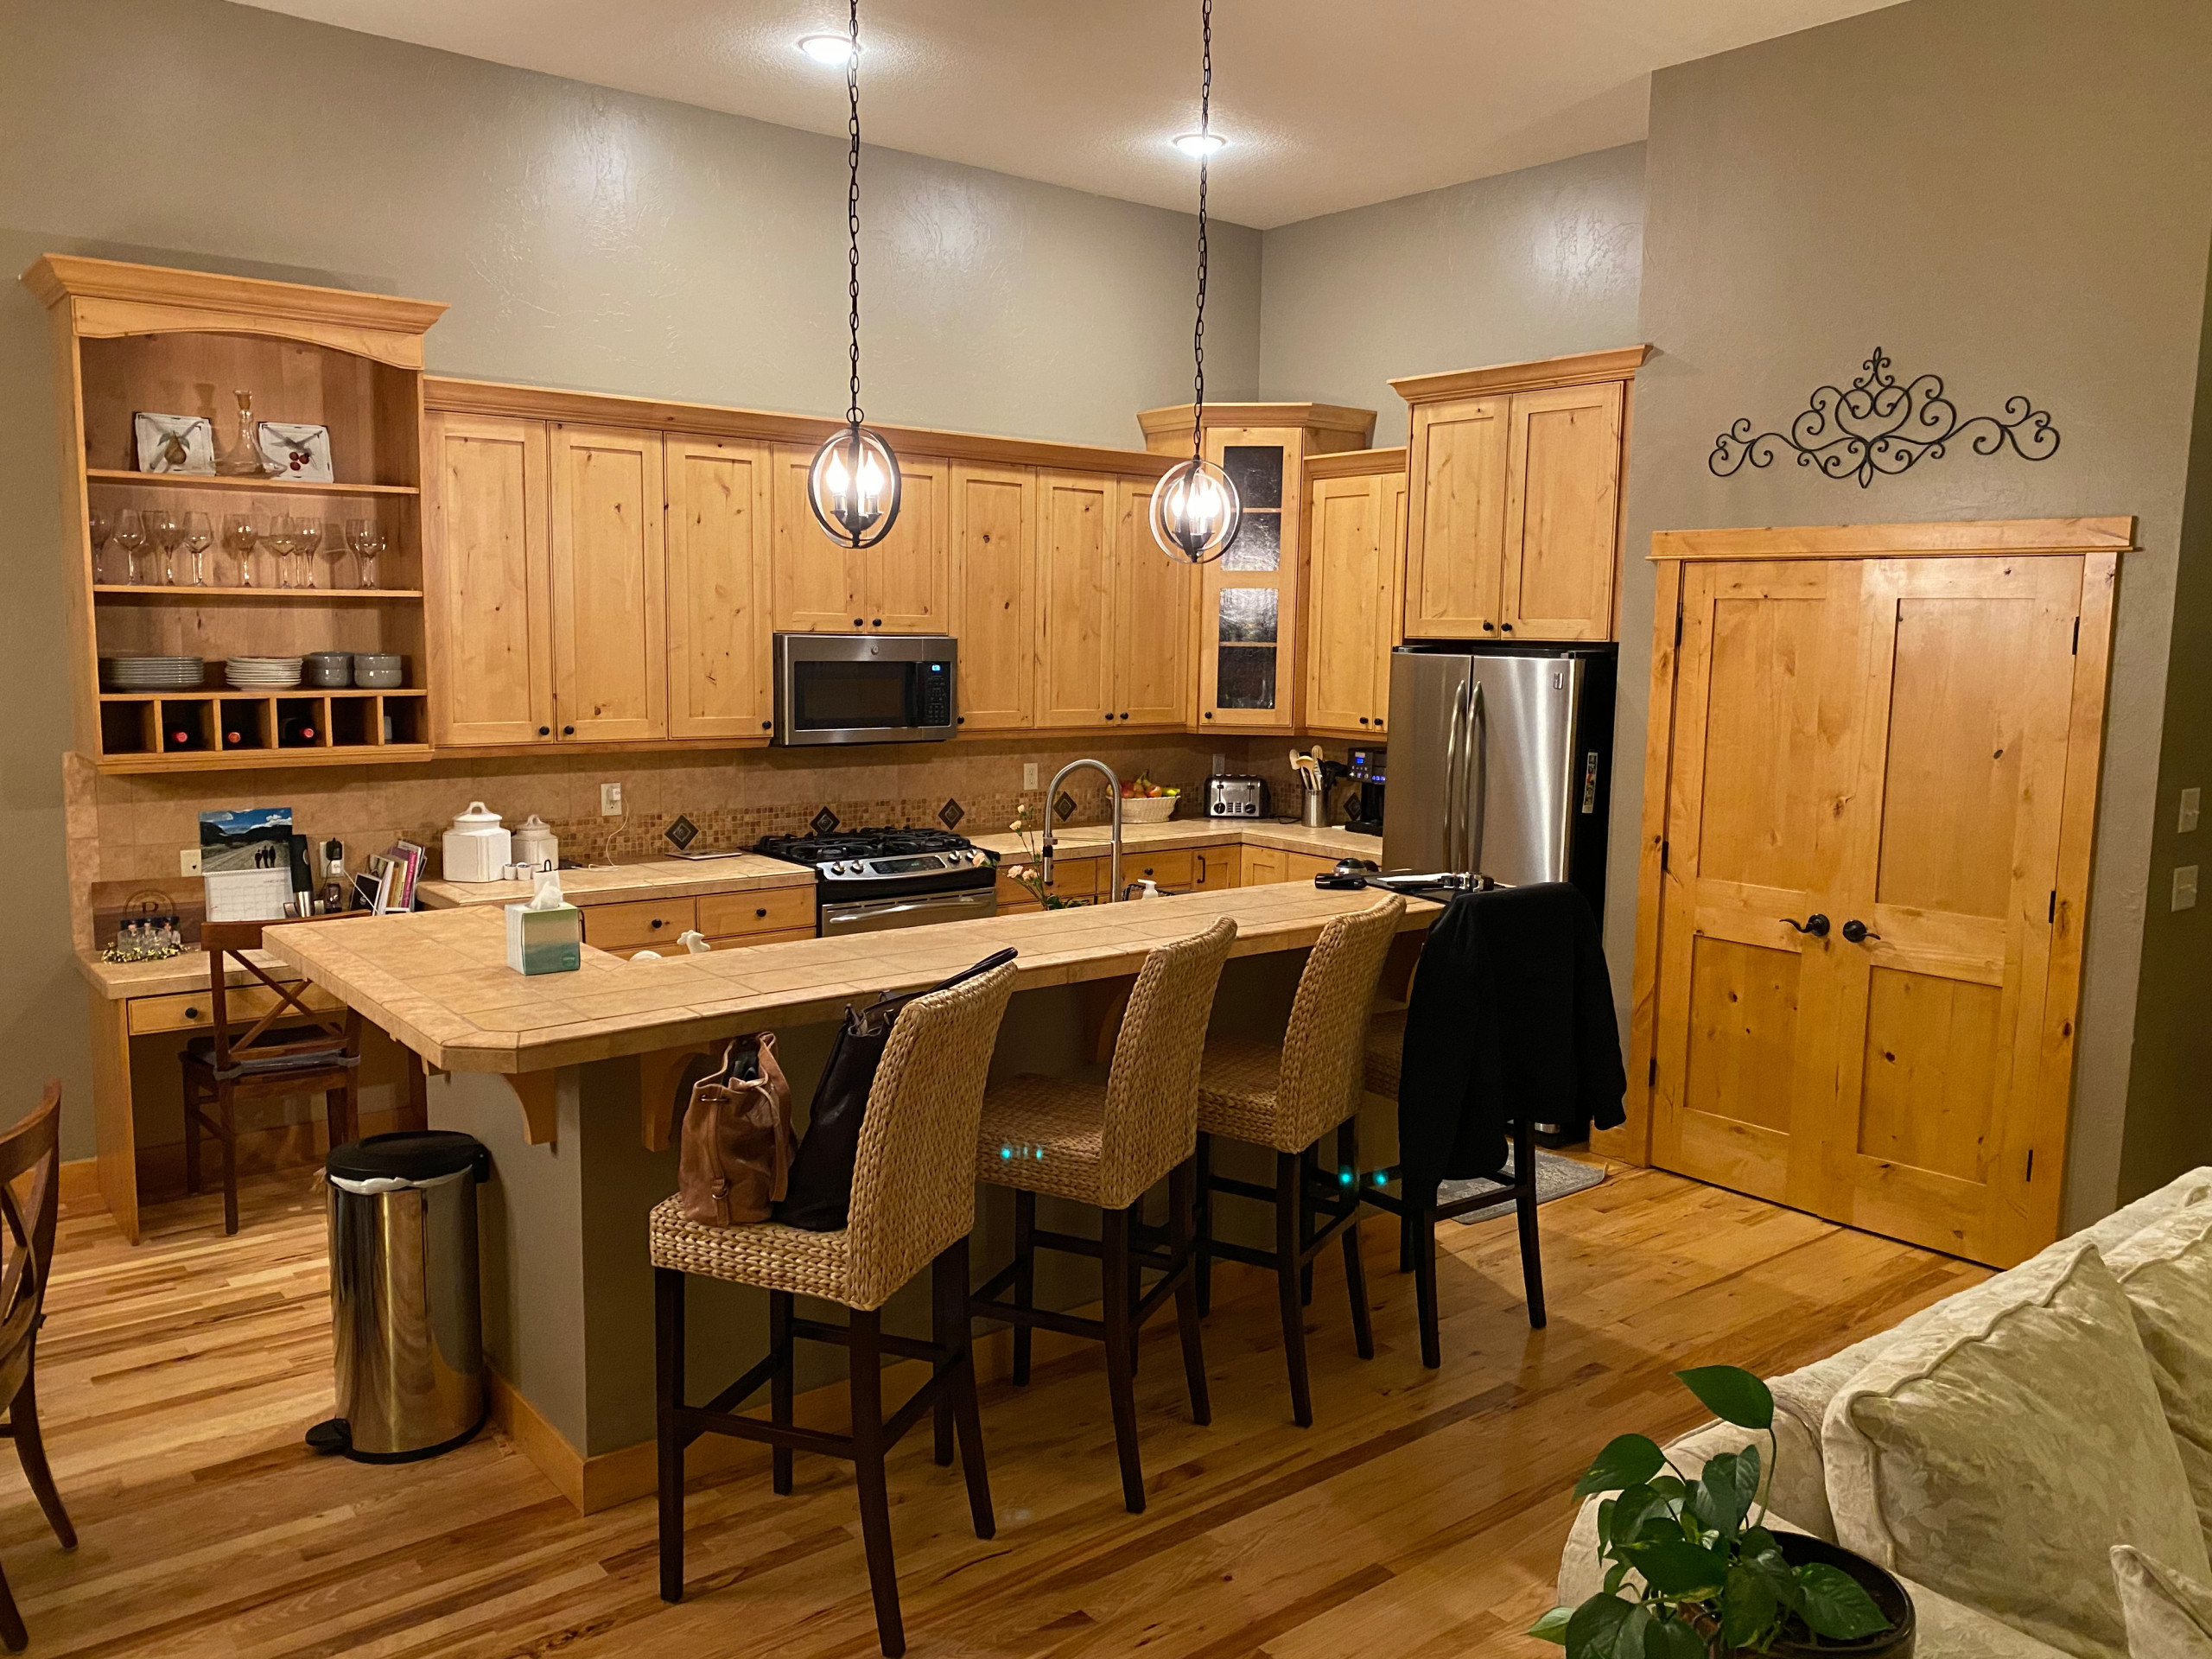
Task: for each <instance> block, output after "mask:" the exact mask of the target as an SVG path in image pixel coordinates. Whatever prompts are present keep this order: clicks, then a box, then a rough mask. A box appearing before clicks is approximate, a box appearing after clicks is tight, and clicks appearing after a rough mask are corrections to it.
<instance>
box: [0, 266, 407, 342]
mask: <svg viewBox="0 0 2212 1659" xmlns="http://www.w3.org/2000/svg"><path fill="white" fill-rule="evenodd" d="M22 280H23V285H24V286H25V287H27V288H29V289H30V290H31V292H32V293H34V294H35V295H36V296H38V299H39V302H40V303H41V305H45V306H47V307H48V308H51V307H53V306H55V305H58V304H60V302H62V301H63V300H65V299H89V300H113V301H121V302H135V303H138V304H143V305H160V306H188V307H191V308H194V309H195V310H201V311H213V312H220V313H223V314H226V315H232V316H236V317H238V319H239V320H240V321H243V322H247V323H263V324H265V323H266V322H267V321H268V320H269V319H270V318H271V317H285V318H290V319H292V320H294V321H301V322H320V323H339V324H343V325H346V327H354V328H377V329H383V330H386V331H388V332H390V333H392V334H422V333H423V331H424V330H426V329H428V328H429V327H430V325H431V324H432V323H434V322H435V321H437V320H438V319H439V318H440V317H442V316H443V315H445V314H446V309H447V308H446V306H445V304H444V303H443V302H442V301H437V300H410V299H402V298H400V297H398V296H394V295H390V294H363V293H359V292H357V291H355V290H354V289H345V288H315V287H312V286H309V285H308V284H306V283H276V282H267V281H264V280H263V279H261V278H259V277H231V276H226V275H223V274H222V273H220V272H217V271H208V270H175V269H173V268H171V267H169V266H166V265H137V264H128V263H126V262H124V261H122V260H118V259H88V258H85V257H81V256H79V255H76V254H68V253H49V254H45V255H42V256H41V257H40V258H39V259H38V260H37V261H36V262H35V263H34V264H32V265H31V267H30V269H29V270H26V271H25V272H24V273H23V278H22Z"/></svg>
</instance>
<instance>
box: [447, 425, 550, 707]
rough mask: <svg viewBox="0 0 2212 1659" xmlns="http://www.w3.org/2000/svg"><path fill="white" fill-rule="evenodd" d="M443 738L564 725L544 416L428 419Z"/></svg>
mask: <svg viewBox="0 0 2212 1659" xmlns="http://www.w3.org/2000/svg"><path fill="white" fill-rule="evenodd" d="M546 449H547V433H546V429H545V423H543V421H521V420H509V419H505V418H503V417H500V416H481V415H461V414H446V413H438V414H434V415H432V416H430V419H429V474H430V503H429V524H430V526H431V537H432V542H433V545H434V546H435V548H436V549H437V550H438V556H437V557H436V558H435V559H434V560H432V561H430V570H431V573H432V575H431V581H432V592H431V595H430V598H431V606H432V621H433V626H432V632H431V639H432V642H433V645H434V648H435V651H436V652H437V659H438V672H437V675H436V677H435V680H436V695H435V698H434V699H433V702H432V708H433V712H434V719H433V722H432V726H433V739H434V741H436V742H439V743H446V744H454V745H474V744H517V743H536V742H540V741H546V740H549V739H550V738H551V737H552V735H553V634H552V608H553V601H552V587H551V575H550V566H549V563H548V558H547V538H548V536H549V533H550V531H549V525H548V523H547V514H548V511H549V505H550V504H549V501H548V497H547V493H546V491H547V486H546V477H545V467H546Z"/></svg>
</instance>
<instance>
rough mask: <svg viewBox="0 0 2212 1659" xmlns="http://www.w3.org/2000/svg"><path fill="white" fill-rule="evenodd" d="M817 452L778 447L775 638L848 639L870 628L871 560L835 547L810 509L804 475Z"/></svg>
mask: <svg viewBox="0 0 2212 1659" xmlns="http://www.w3.org/2000/svg"><path fill="white" fill-rule="evenodd" d="M813 463H814V451H813V450H811V449H798V448H790V447H788V446H785V445H779V446H778V447H777V448H776V451H775V460H774V467H775V473H776V506H775V515H774V516H775V535H774V543H773V551H772V554H771V556H770V558H769V568H770V570H771V571H772V584H771V588H770V595H771V597H770V603H771V605H772V607H773V611H772V620H773V621H774V624H775V627H774V629H772V630H771V632H775V631H779V630H780V631H782V632H788V633H850V632H853V631H854V630H855V628H865V627H866V626H868V624H867V621H866V620H865V618H863V617H862V616H861V607H862V606H864V605H866V604H867V603H868V597H867V588H868V555H867V554H866V553H864V552H855V551H854V550H852V549H851V548H849V547H846V546H844V545H842V543H837V542H833V541H831V540H830V539H829V535H828V533H827V532H826V531H823V528H822V526H821V524H819V523H818V522H817V520H816V518H815V517H814V510H813V508H811V507H810V506H809V505H807V500H806V474H807V470H808V468H809V467H811V466H812V465H813Z"/></svg>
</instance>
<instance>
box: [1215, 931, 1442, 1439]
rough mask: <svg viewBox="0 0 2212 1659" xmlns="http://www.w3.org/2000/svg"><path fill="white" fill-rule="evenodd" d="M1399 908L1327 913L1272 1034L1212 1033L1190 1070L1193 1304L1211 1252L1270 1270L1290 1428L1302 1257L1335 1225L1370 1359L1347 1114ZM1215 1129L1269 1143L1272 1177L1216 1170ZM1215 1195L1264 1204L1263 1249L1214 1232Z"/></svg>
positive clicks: (1299, 1407) (1305, 1275)
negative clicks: (1194, 1129)
mask: <svg viewBox="0 0 2212 1659" xmlns="http://www.w3.org/2000/svg"><path fill="white" fill-rule="evenodd" d="M1405 911H1406V901H1405V900H1404V899H1401V898H1399V897H1398V896H1397V895H1396V894H1395V893H1393V894H1391V895H1389V897H1387V898H1385V899H1383V901H1382V902H1381V903H1380V904H1377V905H1373V906H1370V907H1369V908H1367V909H1365V910H1363V911H1360V912H1357V914H1355V915H1351V916H1339V917H1338V918H1336V920H1334V921H1332V922H1331V923H1330V924H1329V925H1328V926H1326V927H1325V928H1324V929H1322V931H1321V937H1320V938H1319V940H1317V941H1316V942H1315V943H1314V946H1313V952H1312V954H1311V955H1309V956H1308V957H1306V968H1305V971H1304V972H1303V973H1301V974H1300V976H1299V978H1298V995H1297V996H1296V997H1295V998H1294V1000H1293V1001H1292V1003H1291V1010H1290V1020H1289V1022H1288V1024H1287V1026H1286V1027H1285V1028H1284V1031H1283V1039H1282V1041H1281V1044H1280V1045H1277V1044H1274V1043H1263V1042H1258V1041H1255V1040H1252V1039H1246V1038H1217V1039H1214V1040H1213V1041H1211V1042H1209V1043H1208V1044H1207V1045H1206V1051H1205V1065H1204V1068H1203V1069H1202V1070H1201V1071H1200V1072H1199V1074H1198V1308H1199V1311H1200V1312H1201V1313H1203V1312H1205V1309H1206V1306H1207V1305H1208V1303H1209V1302H1210V1301H1211V1283H1210V1281H1211V1277H1212V1265H1213V1258H1214V1257H1216V1256H1225V1257H1227V1258H1228V1259H1229V1260H1230V1261H1232V1262H1247V1263H1249V1264H1250V1265H1252V1266H1254V1267H1261V1268H1274V1273H1275V1282H1276V1287H1277V1290H1278V1291H1279V1293H1280V1299H1281V1303H1282V1347H1283V1357H1284V1361H1285V1363H1287V1365H1288V1367H1289V1370H1290V1408H1291V1416H1292V1418H1293V1420H1294V1421H1296V1423H1297V1424H1298V1426H1299V1427H1300V1428H1309V1427H1312V1426H1313V1392H1312V1389H1310V1387H1309V1386H1308V1384H1307V1382H1306V1314H1305V1308H1306V1303H1308V1302H1310V1301H1312V1300H1313V1258H1314V1257H1315V1256H1317V1255H1319V1254H1320V1253H1321V1252H1322V1251H1323V1250H1325V1249H1327V1248H1328V1246H1329V1243H1330V1241H1331V1240H1332V1239H1334V1238H1336V1237H1337V1236H1338V1235H1339V1234H1341V1235H1342V1236H1343V1239H1344V1281H1345V1286H1346V1288H1347V1290H1348V1292H1349V1293H1350V1294H1351V1328H1352V1339H1353V1341H1354V1343H1355V1344H1357V1347H1358V1349H1359V1357H1361V1358H1362V1359H1372V1358H1374V1357H1375V1333H1374V1331H1373V1330H1372V1328H1371V1327H1370V1324H1369V1321H1368V1313H1367V1277H1366V1272H1365V1269H1364V1268H1363V1265H1362V1263H1361V1262H1360V1258H1359V1227H1358V1221H1359V1212H1360V1207H1361V1198H1360V1195H1359V1192H1357V1188H1356V1185H1355V1183H1356V1182H1357V1179H1358V1171H1359V1135H1358V1128H1357V1124H1356V1123H1355V1122H1353V1116H1354V1114H1355V1113H1357V1111H1358V1109H1359V1091H1360V1082H1361V1077H1362V1075H1363V1062H1364V1056H1365V1051H1366V1042H1367V1014H1368V1010H1369V1008H1370V1007H1371V1006H1372V1005H1373V1003H1374V1001H1375V987H1376V982H1377V981H1378V980H1379V979H1381V977H1382V975H1383V958H1384V957H1387V956H1388V955H1389V950H1390V943H1391V941H1392V940H1393V939H1395V938H1396V937H1397V934H1398V920H1399V918H1401V917H1402V916H1403V915H1404V914H1405ZM1331 1129H1334V1130H1335V1131H1336V1135H1337V1147H1336V1160H1335V1161H1336V1166H1335V1168H1334V1169H1332V1171H1330V1173H1328V1174H1327V1175H1326V1176H1324V1175H1323V1174H1322V1173H1321V1170H1320V1167H1319V1161H1320V1160H1319V1153H1320V1147H1321V1140H1322V1137H1323V1136H1324V1135H1327V1134H1328V1132H1329V1131H1330V1130H1331ZM1216 1136H1222V1137H1224V1138H1226V1139H1229V1140H1234V1141H1245V1142H1248V1143H1249V1144H1251V1145H1254V1146H1261V1147H1270V1148H1272V1149H1273V1150H1274V1154H1275V1179H1274V1185H1273V1186H1262V1185H1260V1184H1259V1183H1257V1182H1255V1181H1241V1180H1236V1179H1230V1177H1228V1176H1224V1175H1219V1174H1217V1173H1215V1172H1214V1168H1213V1141H1214V1139H1215V1137H1216ZM1216 1193H1227V1194H1230V1195H1231V1196H1233V1197H1236V1198H1250V1199H1254V1200H1255V1201H1257V1202H1259V1203H1262V1204H1272V1205H1274V1216H1275V1247H1274V1249H1272V1250H1258V1249H1252V1248H1250V1247H1249V1246H1248V1245H1243V1244H1233V1243H1228V1242H1227V1241H1225V1240H1217V1239H1216V1238H1215V1237H1214V1232H1213V1199H1214V1195H1215V1194H1216Z"/></svg>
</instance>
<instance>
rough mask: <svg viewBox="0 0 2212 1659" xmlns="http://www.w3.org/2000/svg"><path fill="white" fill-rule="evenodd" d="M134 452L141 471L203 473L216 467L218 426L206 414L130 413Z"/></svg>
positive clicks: (210, 471)
mask: <svg viewBox="0 0 2212 1659" xmlns="http://www.w3.org/2000/svg"><path fill="white" fill-rule="evenodd" d="M130 435H131V439H132V442H133V449H134V453H135V454H137V458H138V470H139V471H140V472H142V473H200V474H212V473H213V472H214V470H215V426H214V423H213V422H212V421H210V420H209V419H208V418H207V416H204V415H154V414H149V413H147V412H146V411H144V410H140V411H139V412H138V413H137V414H134V415H133V416H131V417H130Z"/></svg>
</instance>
